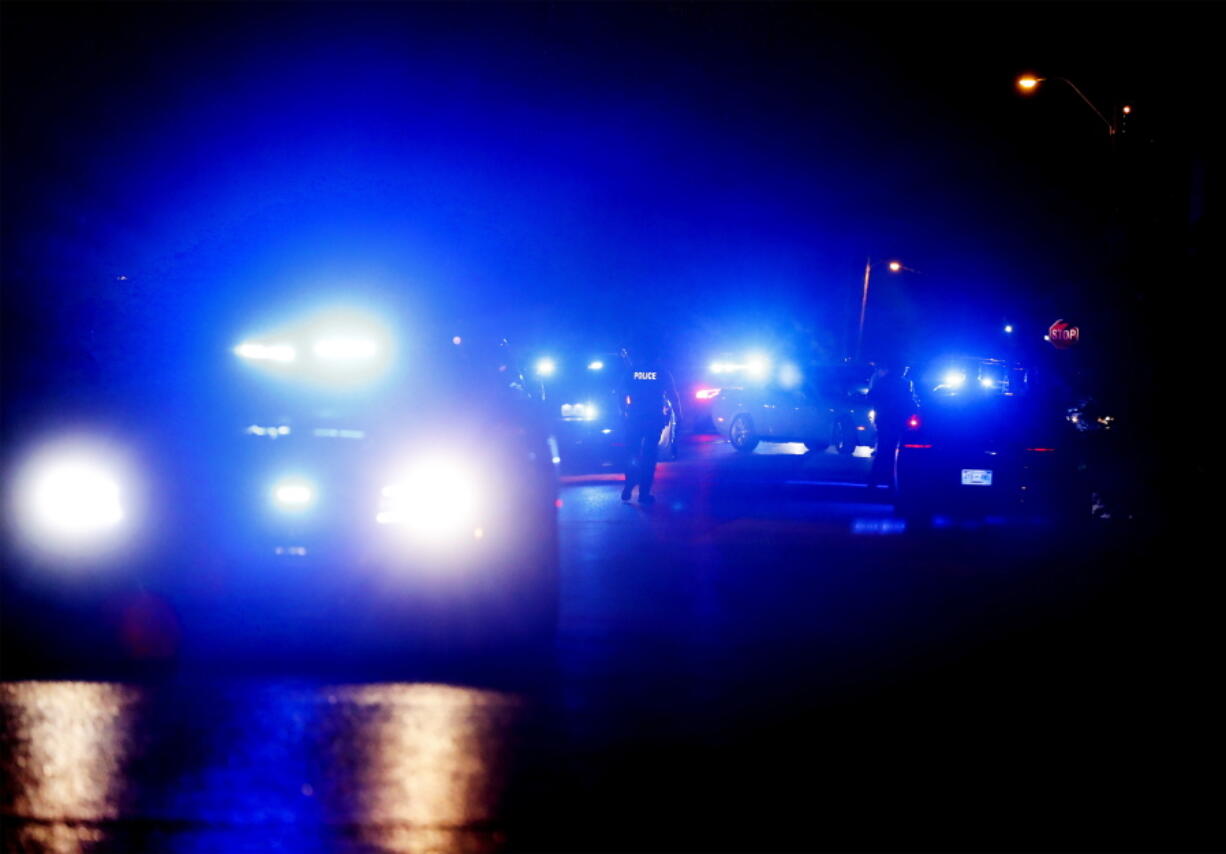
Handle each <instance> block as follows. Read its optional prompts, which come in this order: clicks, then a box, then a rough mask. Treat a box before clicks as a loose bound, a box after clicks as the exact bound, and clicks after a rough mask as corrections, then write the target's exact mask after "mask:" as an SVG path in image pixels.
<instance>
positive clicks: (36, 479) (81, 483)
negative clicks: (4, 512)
mask: <svg viewBox="0 0 1226 854" xmlns="http://www.w3.org/2000/svg"><path fill="white" fill-rule="evenodd" d="M128 480H129V479H128V478H126V477H124V466H123V465H122V464H121V462H120V461H119V460H118V459H117V458H115V457H114V455H113V454H112V453H111V452H109V451H108V450H106V449H105V448H103V447H102V446H95V445H92V444H90V443H88V442H78V441H76V440H72V441H60V442H56V443H54V444H51V445H47V446H45V447H44V448H43V449H41V450H39V451H36V452H35V453H34V454H33V455H31V457H30V458H29V459H28V460H26V462H25V463H23V464H22V465H21V467H20V468H19V470H18V472H17V475H16V477H15V478H14V480H13V490H12V492H11V493H10V496H9V500H10V501H11V509H12V512H13V521H14V523H15V527H16V529H17V530H18V531H20V533H21V535H22V536H23V539H24V540H25V541H26V543H27V544H28V545H29V546H31V547H33V548H34V549H36V550H38V551H41V552H44V553H47V554H49V555H56V556H59V557H63V558H84V559H90V558H94V557H100V556H102V555H103V554H104V553H105V552H106V551H107V550H108V549H109V548H110V547H114V546H116V545H118V544H119V543H120V542H121V541H122V540H123V539H125V538H127V536H128V535H129V534H130V529H131V520H130V518H129V517H130V514H131V509H132V508H131V506H130V501H131V498H132V496H131V494H130V489H131V484H130V482H128Z"/></svg>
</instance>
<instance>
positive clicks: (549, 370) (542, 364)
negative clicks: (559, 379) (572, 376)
mask: <svg viewBox="0 0 1226 854" xmlns="http://www.w3.org/2000/svg"><path fill="white" fill-rule="evenodd" d="M557 370H558V365H557V363H556V362H554V360H553V359H537V360H536V375H537V376H538V377H551V376H553V375H554V373H556V372H557Z"/></svg>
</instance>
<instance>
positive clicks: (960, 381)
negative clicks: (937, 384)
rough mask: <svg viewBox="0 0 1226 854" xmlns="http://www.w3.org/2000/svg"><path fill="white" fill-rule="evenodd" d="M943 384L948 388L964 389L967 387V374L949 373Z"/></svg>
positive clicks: (943, 378)
mask: <svg viewBox="0 0 1226 854" xmlns="http://www.w3.org/2000/svg"><path fill="white" fill-rule="evenodd" d="M941 383H942V385H944V386H945V387H946V388H962V386H964V385H966V374H965V373H963V372H962V371H948V372H946V374H945V376H944V377H942V378H941Z"/></svg>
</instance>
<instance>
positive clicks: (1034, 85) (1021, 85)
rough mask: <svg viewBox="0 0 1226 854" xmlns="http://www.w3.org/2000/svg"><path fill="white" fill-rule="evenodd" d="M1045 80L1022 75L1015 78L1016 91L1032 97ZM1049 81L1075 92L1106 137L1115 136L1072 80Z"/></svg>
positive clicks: (1112, 128)
mask: <svg viewBox="0 0 1226 854" xmlns="http://www.w3.org/2000/svg"><path fill="white" fill-rule="evenodd" d="M1047 79H1048V78H1046V77H1036V76H1035V75H1033V74H1023V75H1022V76H1021V77H1019V78H1017V88H1018V91H1019V92H1021V93H1022V94H1023V95H1033V94H1034V93H1035V92H1037V91H1038V90H1039V84H1040V83H1043V82H1044V81H1046V80H1047ZM1051 79H1052V80H1059V81H1060V82H1061V83H1064V84H1066V85H1067V86H1068V87H1069V88H1070V89H1072V90H1073V91H1074V92H1076V93H1077V97H1078V98H1080V99H1081V100H1082V101H1084V102H1085V105H1086V106H1087V107H1089V108H1090V109H1091V110H1093V111H1094V115H1096V116H1098V118H1099V119H1101V120H1102V123H1103V124H1104V125H1106V126H1107V136H1115V125H1113V124H1111V120H1110V119H1108V118H1107V117H1106V116H1104V115H1103V112H1102V110H1100V109H1098V107H1096V106H1094V103H1093V102H1092V101H1091V100H1090V99H1089V98H1087V97H1086V96H1085V93H1084V92H1082V91H1081V90H1080V89H1078V88H1077V86H1076V84H1074V83H1073V81H1072V80H1069V79H1068V78H1067V77H1053V78H1051ZM1125 112H1126V113H1130V112H1132V108H1131V107H1125Z"/></svg>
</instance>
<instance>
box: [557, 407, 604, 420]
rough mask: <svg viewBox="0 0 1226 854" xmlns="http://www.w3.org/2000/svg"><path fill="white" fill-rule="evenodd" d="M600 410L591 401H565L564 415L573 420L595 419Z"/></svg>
mask: <svg viewBox="0 0 1226 854" xmlns="http://www.w3.org/2000/svg"><path fill="white" fill-rule="evenodd" d="M598 415H600V410H599V409H597V408H596V406H595V405H593V404H591V403H563V404H562V417H563V418H566V419H569V420H572V421H595V420H596V417H597V416H598Z"/></svg>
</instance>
